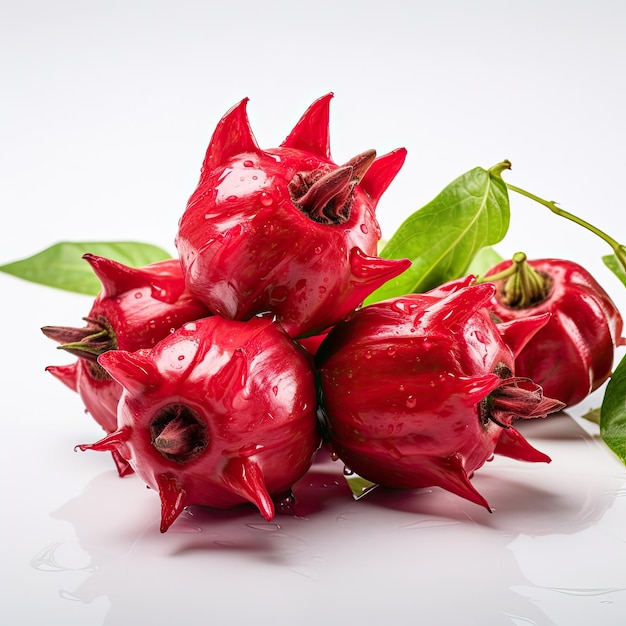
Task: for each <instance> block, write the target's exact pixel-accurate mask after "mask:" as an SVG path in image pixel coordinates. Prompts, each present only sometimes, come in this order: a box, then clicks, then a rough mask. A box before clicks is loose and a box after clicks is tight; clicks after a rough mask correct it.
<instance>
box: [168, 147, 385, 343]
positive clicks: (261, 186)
mask: <svg viewBox="0 0 626 626" xmlns="http://www.w3.org/2000/svg"><path fill="white" fill-rule="evenodd" d="M278 156H280V161H279V160H278V159H277V158H275V157H278ZM305 161H306V162H307V165H306V167H308V168H310V169H316V168H318V167H320V166H328V167H336V166H335V165H334V164H332V162H331V161H328V160H324V159H322V158H321V157H318V156H316V155H313V154H303V153H302V152H301V151H294V150H289V149H286V148H285V149H276V150H270V151H267V156H259V155H256V154H242V155H240V156H238V157H236V158H234V159H231V160H230V161H229V162H228V163H226V164H224V166H223V167H221V168H219V169H217V170H216V171H215V172H214V173H212V175H211V177H210V178H209V179H208V180H207V182H206V188H207V196H205V197H203V198H202V200H201V201H199V202H197V203H196V204H193V205H191V206H190V207H188V209H187V211H186V213H185V215H184V218H183V219H182V220H181V222H180V230H179V233H178V239H177V247H178V250H179V254H180V256H181V259H183V260H184V262H185V264H186V272H187V281H188V283H189V285H190V287H191V289H192V290H193V291H194V293H195V294H196V296H197V297H198V298H199V299H201V300H202V301H203V302H204V303H205V304H206V305H207V306H208V308H209V309H210V310H211V311H213V312H215V313H216V314H220V315H223V316H226V317H229V318H233V319H238V320H244V319H248V318H250V317H251V316H253V315H254V314H256V313H262V312H264V311H268V310H271V311H273V312H274V313H276V315H278V317H279V319H280V321H281V323H282V324H283V326H284V327H285V328H286V329H287V330H288V331H289V332H290V333H291V334H292V335H293V336H301V335H303V334H309V333H311V332H314V331H318V330H321V329H324V328H326V327H328V326H330V325H332V324H333V323H335V322H337V321H338V320H340V319H341V318H342V317H344V316H345V315H346V314H347V313H349V312H350V311H352V310H353V309H354V308H355V307H356V306H358V304H360V302H361V301H362V299H363V298H362V297H361V296H359V297H357V299H356V301H355V300H354V299H353V298H352V297H350V296H351V294H352V293H353V291H354V289H353V283H354V282H355V277H354V276H353V274H352V272H351V268H350V263H351V260H350V259H351V254H353V253H352V251H353V250H354V249H355V248H359V249H360V250H362V251H363V253H364V254H366V255H370V256H373V255H375V254H376V248H377V242H378V240H379V239H380V228H379V225H378V222H377V220H376V218H375V216H374V211H373V210H372V208H371V206H370V203H369V200H368V198H367V197H366V196H365V194H364V193H363V192H362V191H361V190H360V189H359V188H358V187H357V188H356V189H355V190H354V195H355V198H354V202H353V204H352V210H351V213H350V218H349V220H348V221H347V222H346V223H345V224H342V225H328V224H320V223H317V222H314V221H313V220H311V219H310V218H309V217H308V216H306V215H305V214H304V213H303V212H301V211H300V210H299V209H297V208H296V207H295V206H294V205H293V203H292V202H291V199H290V197H289V192H288V190H287V185H288V184H289V182H290V181H291V179H292V178H293V177H294V175H295V174H296V173H297V172H298V171H300V170H301V169H302V167H303V162H305ZM267 202H271V204H269V206H265V203H267ZM209 214H210V219H208V218H207V215H209Z"/></svg>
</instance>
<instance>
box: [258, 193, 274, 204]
mask: <svg viewBox="0 0 626 626" xmlns="http://www.w3.org/2000/svg"><path fill="white" fill-rule="evenodd" d="M259 200H260V202H261V204H262V205H263V206H272V204H274V198H273V197H272V196H271V195H270V194H269V193H267V191H262V192H261V195H260V196H259Z"/></svg>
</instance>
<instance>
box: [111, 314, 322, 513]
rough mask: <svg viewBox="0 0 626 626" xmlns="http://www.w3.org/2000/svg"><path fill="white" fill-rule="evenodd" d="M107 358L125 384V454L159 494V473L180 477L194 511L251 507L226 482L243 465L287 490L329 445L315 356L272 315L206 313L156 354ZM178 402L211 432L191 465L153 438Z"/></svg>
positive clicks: (274, 488)
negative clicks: (323, 439)
mask: <svg viewBox="0 0 626 626" xmlns="http://www.w3.org/2000/svg"><path fill="white" fill-rule="evenodd" d="M100 362H101V363H102V365H103V366H104V367H105V368H106V369H107V370H108V371H109V373H110V374H111V375H112V376H114V377H116V379H117V380H118V381H119V382H120V384H122V385H123V386H124V387H125V391H124V393H123V394H122V397H121V400H120V405H119V414H118V415H119V417H118V423H119V425H118V431H119V430H120V429H121V430H122V431H124V430H125V429H127V431H128V432H129V437H128V438H127V440H126V441H125V442H122V443H120V444H119V445H118V446H117V450H118V451H119V453H120V454H121V455H122V456H123V457H124V458H125V459H127V460H128V461H129V462H130V464H131V466H132V467H133V469H134V470H135V471H136V473H137V474H138V475H139V476H140V477H141V478H142V479H143V480H144V481H145V482H146V483H147V484H148V485H149V486H151V487H152V488H153V489H155V490H157V491H159V490H160V488H161V487H160V485H161V484H162V481H160V477H166V478H167V479H168V480H171V481H173V483H174V484H175V485H176V488H177V489H179V490H184V492H185V494H186V495H185V500H184V501H185V505H203V506H209V507H213V508H230V507H232V506H235V505H238V504H241V503H243V502H246V501H247V499H246V498H244V497H242V496H241V495H240V494H238V493H235V492H233V490H232V489H231V488H230V487H229V485H228V484H227V480H226V478H227V477H226V474H227V472H228V469H227V467H228V464H229V463H230V462H231V461H233V460H235V461H236V462H237V461H239V460H241V459H245V460H247V461H251V462H253V463H254V464H255V466H256V467H258V468H259V469H260V470H261V473H262V475H263V478H264V481H265V486H266V488H267V490H268V492H269V493H270V494H282V493H284V492H286V491H288V490H290V488H291V486H292V485H293V483H294V482H295V481H296V480H298V479H299V478H301V477H302V476H303V475H304V474H305V472H306V471H307V470H308V468H309V467H310V465H311V463H312V460H313V457H314V455H315V452H316V451H317V449H318V447H319V445H320V435H319V432H318V429H317V423H316V417H315V411H316V404H315V402H316V395H315V384H314V373H313V367H312V363H311V360H310V357H309V356H308V355H307V354H306V352H305V351H304V350H303V349H302V348H300V347H299V346H298V345H297V344H295V342H293V341H292V340H291V339H290V338H289V337H288V336H287V335H286V334H285V333H284V331H283V329H282V328H281V327H280V326H279V325H278V324H276V323H274V322H272V321H270V320H268V319H261V318H254V319H252V320H250V321H248V322H237V321H232V320H227V319H223V318H220V317H218V316H214V317H207V318H204V319H200V320H197V321H195V322H190V323H188V324H186V325H184V326H183V327H182V328H180V329H178V330H177V331H175V332H174V333H172V334H171V335H169V336H168V337H167V338H165V339H164V340H162V341H161V342H159V343H158V344H157V345H156V346H154V348H152V349H151V350H141V351H139V353H135V354H134V355H133V354H130V353H125V352H120V351H110V352H107V353H106V354H104V355H102V356H101V357H100ZM142 372H143V373H142ZM135 375H136V378H135V377H134V376H135ZM177 403H180V404H184V405H186V406H189V407H192V408H193V409H194V410H195V411H196V412H197V414H198V415H199V416H200V418H201V419H202V420H203V422H204V423H205V424H206V427H207V429H208V434H209V435H208V438H209V443H208V446H207V447H206V448H205V449H204V451H203V452H202V453H201V454H200V455H199V456H197V457H196V458H194V459H192V460H190V461H188V462H186V463H183V464H180V463H177V462H175V461H173V460H171V459H168V458H165V457H164V456H163V455H162V454H161V453H160V452H159V451H158V450H156V448H155V447H154V446H153V445H152V440H151V435H150V425H151V423H152V422H153V420H154V419H155V416H156V415H157V414H159V412H160V411H161V410H162V409H163V408H164V407H168V406H170V405H172V404H177ZM162 497H163V496H162Z"/></svg>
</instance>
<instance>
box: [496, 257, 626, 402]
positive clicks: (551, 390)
mask: <svg viewBox="0 0 626 626" xmlns="http://www.w3.org/2000/svg"><path fill="white" fill-rule="evenodd" d="M527 262H528V264H529V265H530V266H531V267H532V268H533V269H535V270H536V271H537V272H539V273H540V274H544V275H546V276H548V277H550V279H551V281H552V285H551V289H550V292H549V294H548V296H547V298H546V299H545V300H543V301H542V302H540V303H538V304H536V305H534V306H531V307H528V308H525V309H512V308H510V307H508V306H507V305H506V304H504V303H503V300H502V288H503V284H504V283H503V281H499V282H498V283H497V287H498V290H497V292H496V294H495V295H494V297H493V299H492V302H491V305H490V306H491V309H492V310H493V312H494V313H495V315H496V316H497V317H498V318H499V319H501V320H503V321H508V320H514V319H520V318H523V317H526V316H529V315H536V314H538V313H544V312H550V313H551V318H550V321H549V322H548V323H547V324H546V325H545V326H544V327H543V328H542V329H541V330H540V331H539V332H538V333H537V334H536V335H535V336H534V337H533V338H532V339H531V340H530V341H529V342H528V344H527V345H526V346H525V348H524V349H523V350H522V351H521V352H520V354H519V355H518V356H517V358H516V365H515V367H516V371H517V373H518V374H519V375H520V376H528V377H530V378H532V379H533V380H534V381H535V382H536V383H537V384H539V385H541V386H542V387H543V390H544V393H545V394H546V395H547V396H549V397H552V398H557V399H559V400H561V401H562V402H564V403H565V404H566V405H567V406H573V405H575V404H578V403H579V402H581V401H582V400H583V399H584V398H586V397H587V396H588V395H589V394H590V393H591V392H592V391H594V390H595V389H597V388H598V387H600V385H602V384H603V383H604V382H605V381H606V380H607V379H608V378H609V376H610V375H611V372H612V370H613V363H614V356H615V347H616V346H618V345H624V339H623V338H622V330H623V321H622V317H621V315H620V313H619V311H618V309H617V307H616V306H615V304H614V303H613V301H612V300H611V298H610V297H609V295H608V294H607V293H606V291H605V290H604V289H603V288H602V287H601V286H600V285H599V284H598V282H597V281H596V280H595V279H594V278H593V277H592V276H591V274H589V272H588V271H587V270H586V269H584V268H583V267H581V266H580V265H578V264H577V263H574V262H572V261H568V260H564V259H537V260H532V261H527ZM511 263H512V261H510V260H507V261H503V262H502V263H499V264H498V265H496V266H495V267H493V268H492V269H490V270H489V271H488V272H487V273H486V274H485V276H486V277H487V278H488V277H489V276H490V275H493V274H496V273H498V272H501V271H503V270H505V269H507V268H508V267H510V265H511Z"/></svg>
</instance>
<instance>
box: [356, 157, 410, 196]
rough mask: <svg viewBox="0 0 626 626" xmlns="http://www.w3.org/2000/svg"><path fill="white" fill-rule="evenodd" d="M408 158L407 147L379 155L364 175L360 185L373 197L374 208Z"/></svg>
mask: <svg viewBox="0 0 626 626" xmlns="http://www.w3.org/2000/svg"><path fill="white" fill-rule="evenodd" d="M405 159H406V149H405V148H398V149H396V150H393V151H392V152H389V153H387V154H383V155H382V156H380V157H378V158H377V159H376V160H375V161H374V162H373V163H372V165H371V166H370V168H369V169H368V170H367V172H366V173H365V176H363V179H362V180H361V182H360V184H359V187H360V188H361V189H362V190H363V191H365V193H366V194H367V195H368V196H369V197H370V198H371V199H372V203H373V205H374V208H375V207H376V205H377V204H378V201H379V200H380V198H381V196H382V195H383V193H385V191H387V188H388V187H389V185H390V184H391V182H392V181H393V179H394V178H395V177H396V175H397V174H398V172H399V171H400V168H401V167H402V165H404V161H405Z"/></svg>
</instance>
